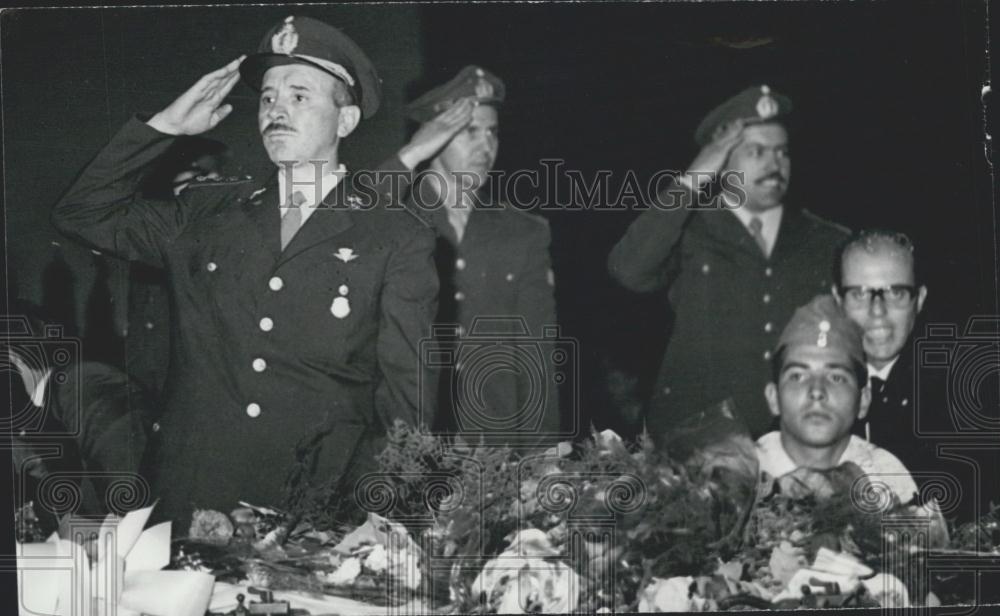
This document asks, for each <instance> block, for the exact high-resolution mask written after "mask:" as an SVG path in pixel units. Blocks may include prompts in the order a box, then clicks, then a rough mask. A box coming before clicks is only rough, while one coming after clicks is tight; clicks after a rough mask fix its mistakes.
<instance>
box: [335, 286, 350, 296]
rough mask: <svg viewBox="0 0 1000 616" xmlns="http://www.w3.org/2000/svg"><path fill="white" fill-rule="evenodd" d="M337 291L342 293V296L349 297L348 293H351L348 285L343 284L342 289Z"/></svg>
mask: <svg viewBox="0 0 1000 616" xmlns="http://www.w3.org/2000/svg"><path fill="white" fill-rule="evenodd" d="M337 291H338V292H339V293H340V294H341V295H347V292H348V291H349V289H348V288H347V285H346V284H342V285H340V288H339V289H337Z"/></svg>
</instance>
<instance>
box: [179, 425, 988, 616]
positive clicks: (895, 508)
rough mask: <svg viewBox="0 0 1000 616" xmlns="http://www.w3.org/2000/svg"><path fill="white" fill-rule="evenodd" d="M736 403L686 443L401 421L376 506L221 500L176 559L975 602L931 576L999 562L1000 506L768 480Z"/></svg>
mask: <svg viewBox="0 0 1000 616" xmlns="http://www.w3.org/2000/svg"><path fill="white" fill-rule="evenodd" d="M727 417H731V416H730V415H728V414H727V412H726V409H725V408H724V407H721V408H720V409H717V415H716V416H715V417H710V418H708V421H703V427H702V428H701V430H703V431H708V432H711V434H710V435H708V434H705V433H704V432H699V431H698V430H696V429H693V428H692V430H691V431H689V432H687V433H683V439H682V440H683V443H679V444H675V446H674V447H673V448H672V449H671V448H669V444H668V448H662V449H659V450H657V449H655V448H654V447H653V446H652V444H651V442H650V441H649V439H647V438H641V439H640V440H639V441H638V442H637V443H634V444H627V443H624V442H622V440H621V439H619V438H618V437H617V436H616V435H615V434H613V433H611V432H603V433H594V434H593V435H592V438H591V439H589V440H588V441H586V442H583V443H579V444H575V445H570V444H568V443H562V444H560V445H559V446H558V447H556V448H553V449H551V450H548V451H545V452H535V453H532V454H530V455H526V454H524V453H518V452H515V451H513V450H511V449H508V448H504V447H485V446H482V445H479V446H474V445H468V444H465V443H461V442H453V441H450V440H448V439H445V438H442V437H438V436H434V435H431V434H429V433H427V432H425V431H422V430H419V429H415V428H411V427H407V426H405V425H402V424H398V425H396V426H394V427H393V429H392V430H390V432H389V434H388V437H387V446H386V448H385V450H384V451H383V452H382V453H381V454H380V456H379V457H378V465H379V470H378V471H377V472H374V473H371V474H369V475H367V476H365V477H363V478H361V480H360V481H359V483H358V485H357V488H356V491H355V493H354V495H353V502H356V503H358V504H359V505H361V506H362V507H363V508H364V509H366V510H367V511H368V518H367V520H366V521H365V522H364V523H362V524H360V525H359V526H355V527H344V526H341V525H337V526H334V525H332V524H330V522H329V520H330V518H329V517H324V516H326V515H327V514H325V513H324V512H323V511H322V507H321V506H320V505H318V504H317V503H318V502H320V501H322V500H323V499H327V498H329V497H330V495H329V494H323V495H321V496H320V497H313V496H310V495H308V494H300V495H299V496H298V497H297V498H296V499H294V500H293V501H290V502H297V503H299V504H300V505H303V507H302V508H300V509H298V510H292V511H277V510H272V509H264V508H260V507H253V506H247V505H245V504H243V506H241V507H240V508H238V509H236V510H234V511H233V512H232V513H231V514H229V515H228V516H226V515H223V514H219V513H215V512H213V513H208V512H202V513H200V514H199V515H198V516H196V522H195V524H193V525H192V529H191V535H192V538H193V540H192V541H189V542H186V543H183V544H182V546H181V547H182V548H183V549H184V550H186V551H184V552H181V551H180V550H178V554H177V555H175V565H176V566H179V567H182V568H191V567H198V566H201V567H205V566H206V565H211V568H213V569H214V570H215V571H216V573H217V574H218V573H219V572H220V570H221V571H223V572H226V571H228V573H229V574H230V576H231V577H234V578H237V579H249V580H250V581H251V582H252V583H253V584H254V585H258V586H263V587H268V588H272V589H275V590H280V589H304V590H310V591H314V592H323V593H327V594H335V595H340V596H348V597H351V598H356V599H357V598H361V599H364V600H366V601H368V602H370V603H377V604H382V605H386V604H392V605H400V604H402V603H403V602H405V601H409V600H411V599H413V598H414V597H420V598H422V600H423V605H426V606H428V608H429V609H435V610H436V611H438V612H441V613H463V614H464V613H473V614H489V613H532V612H537V613H567V612H575V611H588V612H604V611H616V612H618V611H638V612H646V611H702V610H728V609H745V608H758V609H768V608H772V607H778V608H786V609H791V608H797V607H844V606H855V607H876V606H882V607H889V606H906V605H935V604H937V602H938V597H941V598H942V599H943V600H944V601H946V602H972V601H974V599H975V597H974V594H973V593H974V592H976V591H975V588H972V587H963V586H961V585H960V584H956V583H954V580H950V579H947V578H945V577H942V576H941V575H939V574H935V575H933V576H931V580H932V584H931V588H927V587H926V585H925V584H924V585H922V584H923V580H925V579H927V576H925V575H924V573H925V571H926V569H925V567H926V559H927V555H928V554H932V553H933V554H945V553H948V552H949V551H951V552H955V553H963V554H975V555H977V556H981V557H989V555H990V554H991V553H992V554H994V556H996V558H997V559H1000V548H997V547H996V546H997V545H998V544H1000V541H998V540H1000V521H998V520H1000V516H998V515H996V514H991V515H990V516H987V517H986V518H984V519H983V520H981V521H980V522H979V523H977V524H975V525H967V526H965V527H962V528H958V529H955V528H952V529H949V528H948V527H947V525H946V524H945V521H944V519H943V517H942V516H941V515H940V513H938V512H937V510H936V509H935V508H934V507H930V506H918V505H916V504H912V503H899V502H898V501H897V500H894V499H893V498H891V497H890V498H884V497H883V498H877V497H876V496H878V494H879V490H878V486H877V485H873V484H872V483H871V482H869V481H868V479H867V478H866V477H865V476H864V475H863V474H862V473H861V471H860V470H859V469H858V468H857V467H856V466H854V465H853V464H845V465H843V466H841V467H838V468H835V469H831V470H829V471H812V470H806V469H800V470H799V471H796V472H794V473H791V474H789V475H787V476H784V477H779V478H770V477H766V476H763V477H760V476H758V470H757V464H756V458H755V451H754V447H753V443H752V441H750V440H749V438H748V437H747V436H746V435H745V433H743V432H741V431H740V430H738V429H733V427H732V425H731V424H730V423H729V422H728V419H727ZM705 419H706V418H704V417H703V418H702V420H705ZM709 436H710V437H711V438H709ZM873 495H874V496H873ZM220 516H221V517H220ZM224 519H225V521H224ZM196 545H197V548H195V547H194V546H196ZM213 549H214V550H216V551H214V552H213V551H212V550H213ZM227 559H228V560H227ZM928 590H932V591H933V592H928Z"/></svg>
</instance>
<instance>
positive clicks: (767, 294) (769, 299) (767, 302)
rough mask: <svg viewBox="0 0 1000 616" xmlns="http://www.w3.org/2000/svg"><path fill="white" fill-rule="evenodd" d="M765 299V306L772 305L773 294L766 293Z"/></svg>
mask: <svg viewBox="0 0 1000 616" xmlns="http://www.w3.org/2000/svg"><path fill="white" fill-rule="evenodd" d="M763 299H764V303H765V304H770V303H771V294H770V293H765V294H764V298H763Z"/></svg>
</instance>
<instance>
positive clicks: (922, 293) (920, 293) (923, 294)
mask: <svg viewBox="0 0 1000 616" xmlns="http://www.w3.org/2000/svg"><path fill="white" fill-rule="evenodd" d="M925 299H927V285H923V284H922V285H920V288H919V289H917V312H920V311H921V310H923V309H924V300H925Z"/></svg>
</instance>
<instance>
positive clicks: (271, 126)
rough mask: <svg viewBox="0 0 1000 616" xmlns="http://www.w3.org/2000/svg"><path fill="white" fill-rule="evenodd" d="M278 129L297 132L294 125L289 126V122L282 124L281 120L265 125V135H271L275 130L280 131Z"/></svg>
mask: <svg viewBox="0 0 1000 616" xmlns="http://www.w3.org/2000/svg"><path fill="white" fill-rule="evenodd" d="M278 130H280V131H284V132H287V133H294V132H296V131H295V129H294V128H293V127H291V126H289V125H288V124H282V123H281V122H272V123H271V124H268V125H267V126H265V127H264V134H265V135H270V134H271V133H273V132H274V131H278Z"/></svg>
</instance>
